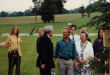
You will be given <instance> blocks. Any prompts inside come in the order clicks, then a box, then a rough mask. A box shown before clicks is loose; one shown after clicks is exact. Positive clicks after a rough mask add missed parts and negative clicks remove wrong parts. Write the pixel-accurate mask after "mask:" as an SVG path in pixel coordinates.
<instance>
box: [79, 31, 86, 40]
mask: <svg viewBox="0 0 110 75" xmlns="http://www.w3.org/2000/svg"><path fill="white" fill-rule="evenodd" d="M80 39H81V41H86V34H84V33H81V34H80Z"/></svg>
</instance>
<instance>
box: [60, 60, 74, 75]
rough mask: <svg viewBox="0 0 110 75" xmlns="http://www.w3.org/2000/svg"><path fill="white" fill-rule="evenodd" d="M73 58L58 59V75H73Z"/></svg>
mask: <svg viewBox="0 0 110 75" xmlns="http://www.w3.org/2000/svg"><path fill="white" fill-rule="evenodd" d="M73 64H74V63H73V59H69V60H65V59H59V62H58V66H59V72H60V75H74V68H73V67H74V66H73Z"/></svg>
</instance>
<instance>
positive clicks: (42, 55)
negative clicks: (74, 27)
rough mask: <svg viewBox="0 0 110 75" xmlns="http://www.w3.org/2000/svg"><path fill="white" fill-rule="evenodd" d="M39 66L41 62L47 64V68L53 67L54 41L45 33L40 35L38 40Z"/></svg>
mask: <svg viewBox="0 0 110 75" xmlns="http://www.w3.org/2000/svg"><path fill="white" fill-rule="evenodd" d="M37 52H38V58H37V63H36V64H37V66H38V67H39V66H40V65H41V64H45V67H46V68H53V67H54V62H53V43H52V42H51V39H50V38H49V37H48V36H47V34H44V35H43V36H41V37H39V38H38V40H37Z"/></svg>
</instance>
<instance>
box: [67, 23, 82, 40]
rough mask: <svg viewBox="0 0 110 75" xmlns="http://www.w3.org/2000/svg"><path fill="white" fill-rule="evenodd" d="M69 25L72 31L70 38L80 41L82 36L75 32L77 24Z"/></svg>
mask: <svg viewBox="0 0 110 75" xmlns="http://www.w3.org/2000/svg"><path fill="white" fill-rule="evenodd" d="M68 27H70V31H71V34H70V36H69V38H70V39H72V40H74V41H75V42H77V41H80V36H79V35H77V34H75V33H76V29H77V27H76V25H74V24H72V25H71V26H68Z"/></svg>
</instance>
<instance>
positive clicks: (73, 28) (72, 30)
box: [70, 27, 76, 35]
mask: <svg viewBox="0 0 110 75" xmlns="http://www.w3.org/2000/svg"><path fill="white" fill-rule="evenodd" d="M70 30H71V34H73V35H74V34H75V32H76V29H75V27H71V28H70Z"/></svg>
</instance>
